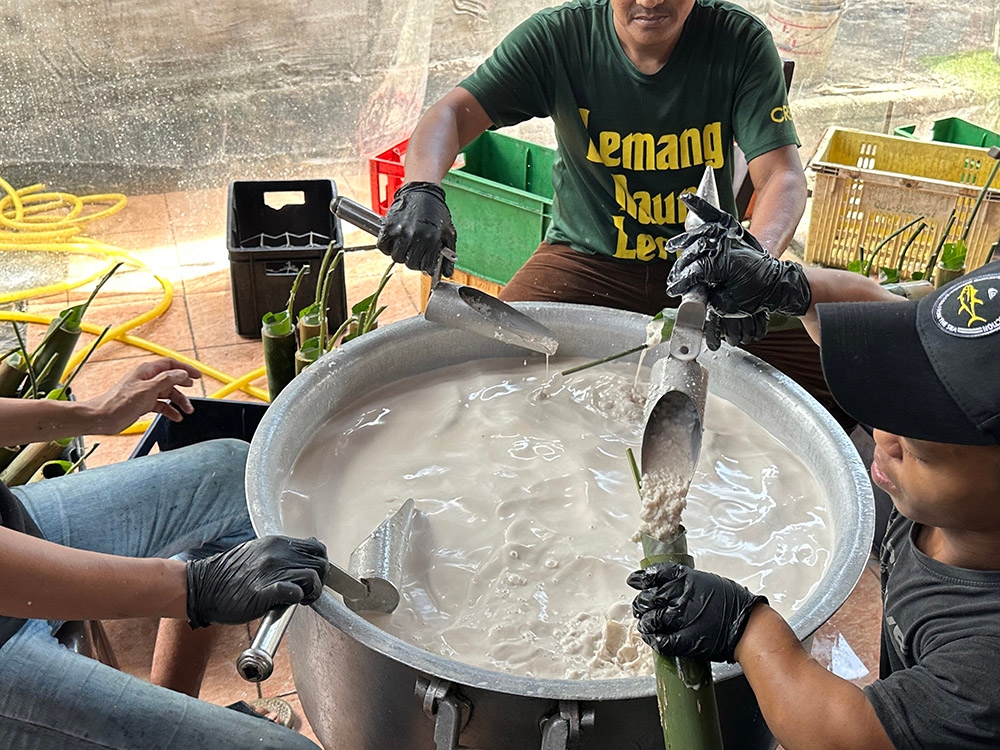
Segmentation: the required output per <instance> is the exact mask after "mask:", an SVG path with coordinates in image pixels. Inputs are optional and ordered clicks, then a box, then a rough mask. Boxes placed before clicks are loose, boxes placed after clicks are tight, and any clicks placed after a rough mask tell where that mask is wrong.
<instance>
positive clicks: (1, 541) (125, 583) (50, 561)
mask: <svg viewBox="0 0 1000 750" xmlns="http://www.w3.org/2000/svg"><path fill="white" fill-rule="evenodd" d="M0 570H2V571H3V573H4V581H5V583H4V585H3V586H2V587H0V614H3V615H6V616H8V617H24V618H33V619H44V620H113V619H119V618H123V617H173V618H184V617H187V610H186V606H187V604H186V602H187V573H186V571H185V563H183V562H181V561H179V560H167V559H162V558H149V559H138V558H132V557H116V556H114V555H104V554H99V553H97V552H87V551H84V550H76V549H72V548H70V547H63V546H61V545H58V544H53V543H52V542H47V541H45V540H44V539H38V538H37V537H33V536H29V535H28V534H22V533H20V532H18V531H14V530H12V529H6V528H0Z"/></svg>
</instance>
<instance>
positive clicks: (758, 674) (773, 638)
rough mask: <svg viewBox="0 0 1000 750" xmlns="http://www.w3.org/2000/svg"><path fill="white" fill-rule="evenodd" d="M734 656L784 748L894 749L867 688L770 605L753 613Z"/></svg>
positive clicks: (762, 711) (812, 749)
mask: <svg viewBox="0 0 1000 750" xmlns="http://www.w3.org/2000/svg"><path fill="white" fill-rule="evenodd" d="M735 657H736V660H737V661H738V662H739V664H740V666H741V667H742V668H743V674H744V675H746V678H747V681H748V682H749V683H750V687H751V688H752V689H753V692H754V695H755V696H756V697H757V702H758V703H759V704H760V710H761V713H762V714H763V715H764V721H766V722H767V726H768V728H769V729H770V730H771V733H772V734H773V735H774V736H775V738H776V739H777V740H778V742H779V743H780V744H781V746H782V747H783V748H785V750H798V749H799V748H805V749H806V750H839V749H840V748H843V750H854V749H855V748H861V747H863V748H866V750H892V747H893V745H892V742H891V741H890V740H889V737H888V735H886V733H885V730H884V729H883V728H882V724H881V723H880V722H879V720H878V716H877V715H876V714H875V710H874V709H873V708H872V705H871V703H870V702H869V701H868V698H867V697H866V696H865V694H864V691H862V690H861V688H859V687H857V686H855V685H854V684H853V683H851V682H848V681H847V680H845V679H842V678H840V677H838V676H837V675H835V674H833V673H831V672H828V671H827V670H826V669H824V668H823V667H822V666H821V665H820V664H819V663H818V662H817V661H816V660H815V659H813V658H812V657H811V656H809V654H808V653H806V651H805V649H803V648H802V644H801V643H799V640H798V638H796V637H795V633H794V632H793V631H792V629H791V628H790V627H789V626H788V624H787V623H786V622H785V621H784V619H783V618H782V617H781V615H779V614H778V613H777V612H775V611H774V610H773V609H771V608H770V607H768V606H767V605H766V604H761V605H758V606H756V607H754V609H753V611H752V612H751V614H750V619H749V621H748V623H747V626H746V630H744V631H743V637H742V638H740V640H739V643H738V644H737V646H736V650H735Z"/></svg>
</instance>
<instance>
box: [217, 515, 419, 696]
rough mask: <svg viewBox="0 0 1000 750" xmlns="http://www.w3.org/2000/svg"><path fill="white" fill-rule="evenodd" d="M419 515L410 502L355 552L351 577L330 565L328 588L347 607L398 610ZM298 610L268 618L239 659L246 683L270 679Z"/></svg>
mask: <svg viewBox="0 0 1000 750" xmlns="http://www.w3.org/2000/svg"><path fill="white" fill-rule="evenodd" d="M416 515H417V511H416V509H415V508H414V507H413V500H412V499H409V500H407V501H406V502H405V503H403V504H402V505H401V506H400V508H399V510H397V511H396V512H395V513H393V514H392V515H391V516H389V517H388V518H387V519H385V520H384V521H383V522H382V523H380V524H379V525H378V528H376V529H375V531H373V532H372V533H371V534H369V535H368V536H367V537H366V538H365V540H364V541H363V542H361V544H359V545H358V547H357V548H356V549H355V550H354V552H352V553H351V559H350V562H349V563H348V569H349V570H350V572H347V571H346V570H344V569H343V568H340V567H338V566H337V565H334V564H333V563H330V567H329V568H328V570H327V573H326V577H325V578H324V579H323V585H324V586H329V587H330V588H331V589H333V590H334V591H336V592H337V593H339V594H340V595H341V596H343V597H344V604H345V605H347V607H349V608H350V609H352V610H354V611H355V612H365V611H371V612H385V613H387V614H388V613H390V612H393V611H394V610H395V609H396V607H397V606H398V605H399V589H400V585H401V583H402V580H403V559H404V557H405V556H406V550H407V547H408V545H409V541H410V531H411V530H412V527H413V519H414V517H415V516H416ZM297 606H298V605H292V606H290V607H285V608H284V609H272V610H271V611H270V612H268V613H267V614H266V615H264V618H263V619H262V620H261V623H260V627H259V628H258V629H257V635H256V637H255V638H254V639H253V643H252V644H251V645H250V648H248V649H246V650H245V651H244V652H243V653H242V654H240V656H239V658H238V659H237V660H236V669H237V671H238V672H239V673H240V676H241V677H243V679H244V680H248V681H250V682H262V681H264V680H266V679H267V678H268V677H270V676H271V672H273V671H274V652H275V651H277V649H278V644H280V643H281V639H282V637H284V635H285V630H286V629H287V628H288V623H289V622H290V621H291V619H292V615H293V614H294V613H295V609H296V608H297Z"/></svg>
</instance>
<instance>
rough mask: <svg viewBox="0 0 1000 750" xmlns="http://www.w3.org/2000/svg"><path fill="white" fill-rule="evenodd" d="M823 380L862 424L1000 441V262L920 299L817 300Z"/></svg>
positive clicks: (924, 436) (911, 433) (963, 441)
mask: <svg viewBox="0 0 1000 750" xmlns="http://www.w3.org/2000/svg"><path fill="white" fill-rule="evenodd" d="M816 311H817V313H818V315H819V320H820V329H821V337H822V343H821V345H820V353H821V356H822V360H823V374H824V375H825V376H826V381H827V383H828V384H829V386H830V390H831V392H832V393H833V396H834V398H835V399H836V400H837V403H838V404H840V406H841V407H842V408H843V409H844V411H846V412H847V413H848V414H850V415H851V416H852V417H854V418H855V419H857V420H858V421H859V422H861V423H862V424H865V425H868V426H869V427H874V428H876V429H879V430H885V431H886V432H891V433H893V434H895V435H901V436H903V437H909V438H916V439H918V440H929V441H933V442H938V443H957V444H960V445H997V444H1000V261H995V262H993V263H989V264H987V265H985V266H982V267H981V268H979V269H977V270H975V271H971V272H970V273H967V274H965V275H964V276H962V277H960V278H959V279H957V280H956V281H953V282H951V283H950V284H947V285H946V286H943V287H941V288H940V289H937V290H935V291H934V292H933V293H932V294H930V295H928V296H926V297H924V298H923V299H921V300H907V301H905V302H847V303H835V304H820V305H817V306H816Z"/></svg>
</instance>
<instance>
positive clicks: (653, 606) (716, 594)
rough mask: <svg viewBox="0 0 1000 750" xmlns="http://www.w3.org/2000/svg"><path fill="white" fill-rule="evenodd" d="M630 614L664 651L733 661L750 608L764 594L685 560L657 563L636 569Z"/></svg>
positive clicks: (762, 600) (646, 637) (645, 636)
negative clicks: (758, 594)
mask: <svg viewBox="0 0 1000 750" xmlns="http://www.w3.org/2000/svg"><path fill="white" fill-rule="evenodd" d="M628 585H629V586H631V587H632V588H634V589H638V590H639V594H638V596H636V597H635V600H634V601H633V602H632V614H633V615H635V617H636V618H637V619H638V620H639V626H638V627H639V634H640V635H641V636H642V639H643V640H644V641H645V642H646V643H648V644H649V645H650V646H652V647H653V648H654V649H656V650H657V651H658V652H659V653H661V654H663V655H664V656H670V657H673V656H686V657H689V658H691V659H696V660H698V661H726V662H733V661H734V660H735V657H734V656H733V652H734V651H735V650H736V644H738V643H739V642H740V638H741V637H742V636H743V631H744V630H745V629H746V626H747V621H748V620H749V619H750V612H751V610H752V609H753V608H754V607H755V606H756V605H757V604H760V603H764V604H766V603H767V599H766V598H765V597H763V596H756V595H754V594H751V593H750V591H748V590H747V589H746V587H744V586H741V585H740V584H738V583H736V581H732V580H730V579H728V578H723V577H722V576H717V575H715V574H714V573H707V572H705V571H703V570H695V569H693V568H689V567H687V566H686V565H678V564H675V563H657V564H656V565H651V566H649V567H648V568H646V569H645V570H637V571H636V572H634V573H632V575H630V576H629V577H628Z"/></svg>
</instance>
